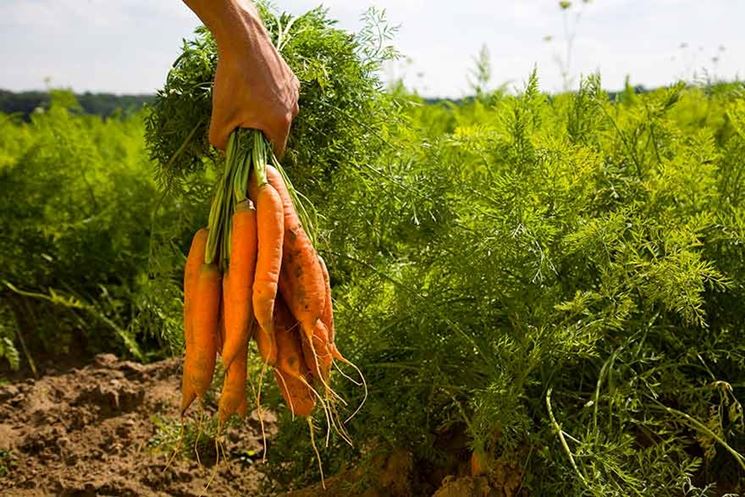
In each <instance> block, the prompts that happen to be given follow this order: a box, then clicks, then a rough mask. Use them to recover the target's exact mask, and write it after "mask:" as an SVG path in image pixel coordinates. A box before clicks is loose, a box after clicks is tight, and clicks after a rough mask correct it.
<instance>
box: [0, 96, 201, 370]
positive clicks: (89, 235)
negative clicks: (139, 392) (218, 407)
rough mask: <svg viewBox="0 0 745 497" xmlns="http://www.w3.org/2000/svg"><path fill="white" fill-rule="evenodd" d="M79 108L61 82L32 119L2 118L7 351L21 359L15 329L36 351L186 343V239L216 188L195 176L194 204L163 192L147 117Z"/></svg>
mask: <svg viewBox="0 0 745 497" xmlns="http://www.w3.org/2000/svg"><path fill="white" fill-rule="evenodd" d="M77 108H78V107H77V104H76V102H75V99H74V97H73V96H72V94H69V93H66V92H54V93H53V101H52V103H51V106H50V108H49V109H48V110H46V111H40V112H37V113H35V114H34V115H33V116H32V119H31V122H30V123H22V122H19V121H18V120H16V119H14V118H13V117H11V116H2V117H0V127H2V131H0V212H2V215H1V216H0V219H1V221H2V222H1V225H2V232H3V236H2V237H0V267H2V268H3V270H2V271H1V272H0V296H1V297H2V299H1V300H0V326H1V327H2V328H0V329H2V330H3V331H2V337H3V340H4V341H3V343H4V345H3V348H2V350H3V356H4V357H5V358H7V359H9V360H10V359H12V360H13V361H14V362H15V358H16V356H15V355H14V350H15V349H14V347H11V346H8V344H7V343H5V338H8V339H12V340H14V341H15V339H16V337H15V331H14V332H12V333H11V331H10V330H17V333H18V334H19V337H20V338H19V340H23V342H24V343H25V344H26V345H27V347H28V352H29V354H30V357H32V358H33V356H35V355H39V356H41V357H55V356H60V355H67V354H70V353H72V355H73V356H76V357H77V356H81V355H83V356H84V355H86V354H89V353H95V352H98V351H101V350H114V351H117V350H118V351H120V352H124V353H129V354H132V355H134V356H136V357H140V358H145V357H146V356H147V355H149V354H151V353H152V354H153V355H154V356H159V355H162V351H163V350H167V349H168V347H170V346H172V347H175V349H174V350H177V348H178V347H179V346H180V344H179V343H178V341H177V340H174V337H178V336H180V334H181V333H180V314H181V289H180V278H181V276H180V266H181V264H182V262H183V255H182V253H183V247H185V246H187V245H188V242H189V236H190V234H191V232H192V231H191V229H192V226H194V225H195V224H196V222H195V221H197V220H200V217H199V216H201V217H204V216H206V214H202V212H203V211H201V210H200V209H204V208H205V204H200V203H199V198H203V199H205V200H206V192H204V193H200V190H199V189H200V187H199V184H198V182H197V180H194V181H193V182H192V188H191V190H192V191H193V192H194V194H193V196H192V198H193V200H192V201H191V202H190V203H189V204H179V203H176V202H173V201H172V200H171V199H168V198H165V197H163V196H162V194H160V193H158V190H157V188H156V185H155V183H154V181H153V180H152V166H151V163H150V162H149V161H148V159H147V156H146V153H145V149H144V142H143V138H142V129H143V127H142V118H141V117H140V116H134V117H120V118H111V119H108V120H105V121H104V120H101V118H99V117H94V116H82V115H78V114H77V113H76V110H75V109H77ZM202 182H203V180H202ZM202 189H204V188H203V187H202ZM200 195H201V197H200ZM6 331H7V333H6ZM18 344H19V342H16V345H18ZM164 347H165V348H164Z"/></svg>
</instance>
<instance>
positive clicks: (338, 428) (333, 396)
mask: <svg viewBox="0 0 745 497" xmlns="http://www.w3.org/2000/svg"><path fill="white" fill-rule="evenodd" d="M309 342H310V343H309V345H310V350H311V352H312V353H313V358H314V362H315V366H316V373H317V374H318V379H319V380H320V381H321V384H323V386H324V394H325V395H324V397H323V398H322V397H321V396H320V394H318V392H317V390H315V389H314V388H313V387H310V385H308V386H309V387H310V388H311V390H312V391H313V393H314V394H316V395H317V396H318V401H319V403H320V404H321V406H322V407H323V410H324V413H325V414H326V422H327V427H328V428H327V431H326V446H327V447H328V445H329V443H330V439H331V430H334V432H336V434H337V435H339V436H340V437H341V438H342V440H344V441H345V442H346V443H347V444H349V446H350V447H354V444H353V443H352V439H351V437H350V436H349V433H348V432H347V430H346V428H345V427H344V423H346V422H347V420H348V419H351V418H347V420H345V421H341V416H340V415H339V411H338V410H337V409H336V403H337V402H336V401H337V400H338V401H339V402H341V403H342V404H343V405H344V406H347V405H349V404H348V403H347V401H346V400H345V399H344V398H343V397H342V396H341V395H339V394H338V393H337V392H336V391H335V390H334V389H333V388H331V385H329V384H328V383H327V381H326V380H325V379H324V377H323V375H322V374H321V367H320V361H319V360H318V354H317V352H316V349H315V346H314V345H313V341H312V340H310V341H309ZM355 367H356V366H355ZM306 383H307V382H306ZM365 392H366V393H367V387H365ZM357 410H359V407H358V409H357ZM354 414H357V411H355V413H354Z"/></svg>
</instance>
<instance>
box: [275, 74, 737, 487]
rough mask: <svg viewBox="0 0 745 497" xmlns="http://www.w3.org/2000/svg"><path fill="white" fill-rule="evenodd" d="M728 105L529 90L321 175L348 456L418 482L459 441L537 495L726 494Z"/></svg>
mask: <svg viewBox="0 0 745 497" xmlns="http://www.w3.org/2000/svg"><path fill="white" fill-rule="evenodd" d="M742 91H743V88H742V86H741V85H735V86H730V87H728V88H710V89H699V88H686V87H683V86H675V87H671V88H665V89H660V90H656V91H653V92H650V93H646V94H642V95H636V94H624V95H621V96H620V97H619V100H618V101H617V102H614V101H611V100H609V99H608V97H607V96H606V94H605V93H604V92H602V90H601V89H600V82H599V79H598V78H597V77H592V78H589V79H588V80H586V81H585V82H584V83H583V85H582V88H581V90H580V91H579V92H578V93H576V94H563V95H557V96H553V97H548V96H546V95H544V94H542V93H540V91H539V89H538V83H537V78H536V77H535V75H533V76H532V77H531V78H530V80H529V82H528V84H527V86H526V88H525V90H524V92H523V93H521V94H520V95H518V96H514V97H513V96H506V95H504V94H501V93H499V94H496V95H495V97H494V98H493V99H491V100H490V102H489V103H488V104H485V103H484V101H483V100H481V99H480V100H474V101H472V102H470V103H468V104H465V105H463V106H461V107H454V106H449V107H443V106H429V107H421V106H418V105H416V103H415V105H414V106H413V107H412V110H411V111H410V112H409V123H410V127H409V128H408V129H407V128H400V129H397V135H396V136H394V137H392V139H391V141H392V142H393V143H394V144H395V145H396V146H395V147H394V148H393V149H391V150H387V151H386V152H385V154H384V155H383V156H381V157H380V158H378V160H375V161H371V162H370V163H368V164H365V165H360V166H357V167H353V168H344V169H341V170H339V171H337V172H336V173H335V174H334V175H333V176H332V177H331V182H332V184H333V190H332V193H331V195H330V196H329V197H328V198H327V199H326V201H325V202H318V203H317V205H316V207H317V208H318V210H319V211H320V212H324V213H325V214H326V216H327V218H326V219H325V220H324V222H323V223H321V226H320V227H321V229H322V231H323V230H325V232H326V237H325V239H327V240H328V241H329V243H328V245H327V246H324V247H322V249H321V250H322V252H323V255H324V257H325V258H326V259H327V261H328V263H329V266H330V270H331V274H332V279H333V292H334V298H335V302H336V311H337V315H336V321H337V329H338V334H337V336H338V338H337V342H338V343H339V347H340V350H342V351H343V352H344V353H345V354H347V356H348V357H349V358H350V359H352V360H353V361H354V362H356V363H357V364H358V365H359V366H361V368H362V369H363V371H364V373H365V374H366V376H367V381H368V383H369V384H370V385H371V389H370V398H369V399H368V401H367V404H366V406H365V407H364V408H363V409H362V411H361V412H360V413H359V414H358V415H357V417H356V418H355V419H354V420H352V421H351V422H350V424H349V429H350V432H351V435H352V438H353V439H354V440H355V442H356V443H357V444H359V446H362V447H366V448H369V447H371V446H374V447H380V446H387V447H401V446H404V447H405V448H407V449H409V450H411V451H413V453H414V454H415V457H416V460H417V461H418V464H417V467H431V466H432V465H434V466H437V465H445V464H447V458H448V455H447V454H443V452H442V451H441V450H438V447H439V446H440V444H441V443H442V439H443V437H447V436H448V434H452V433H454V432H455V433H459V432H460V433H463V432H464V433H466V434H467V436H468V439H469V440H470V446H471V448H473V449H476V450H479V451H485V452H486V453H487V454H489V456H490V457H491V458H492V459H496V458H503V459H506V460H509V461H515V462H516V463H517V467H520V468H525V474H524V478H523V488H524V489H525V490H526V491H528V492H530V493H531V494H535V495H557V494H560V493H561V494H566V495H598V496H600V495H619V496H621V495H632V494H637V495H670V496H673V495H681V494H682V493H696V494H698V495H719V494H721V493H723V492H727V491H732V492H739V491H742V488H741V484H740V483H739V482H740V481H742V478H743V475H745V459H743V457H742V456H740V455H739V453H742V452H745V426H744V425H743V416H742V408H741V406H740V403H739V402H738V398H742V395H743V386H744V385H745V345H744V344H745V340H744V339H745V330H744V329H743V324H742V323H744V322H745V306H743V304H742V302H743V298H744V297H745V295H744V294H743V292H744V290H745V279H744V276H745V272H744V270H745V249H744V248H743V247H745V245H743V243H742V234H743V219H745V218H744V216H743V213H744V211H743V210H742V209H743V208H742V199H741V196H742V187H743V181H744V180H745V178H743V177H742V175H740V174H739V173H738V171H740V170H741V160H740V157H741V155H739V154H740V153H741V152H742V147H743V145H745V142H743V138H744V137H745V135H742V133H741V129H740V128H741V126H740V124H741V121H742V119H743V117H744V116H745V114H743V111H744V110H745V107H743V105H742V95H743V93H742ZM433 122H436V123H437V124H435V126H438V129H440V131H439V132H437V133H433V132H432V130H431V129H430V126H431V123H433ZM340 381H341V384H342V385H344V386H343V387H342V388H341V390H342V394H343V395H344V396H345V397H347V398H349V399H351V405H352V408H353V407H354V406H355V401H360V400H361V391H360V389H359V388H358V387H356V386H355V385H353V384H351V383H345V382H344V380H342V379H341V378H340ZM318 421H319V422H321V421H322V420H321V419H320V418H319V420H318ZM285 429H287V430H290V431H292V430H293V428H291V427H286V426H282V428H281V430H285ZM288 443H289V440H288ZM293 443H294V445H293V448H292V451H293V454H295V453H297V452H298V450H301V449H298V446H299V444H298V443H297V434H296V436H295V438H294V442H293ZM282 445H283V444H280V446H282ZM309 453H310V452H306V454H309ZM280 454H281V451H280ZM354 454H355V451H354V450H352V449H350V448H348V447H345V446H344V445H343V443H341V442H337V444H334V445H332V447H331V448H330V449H329V450H327V451H326V452H325V453H324V457H325V458H326V462H327V464H328V466H329V467H330V468H331V469H333V468H338V467H341V466H343V465H344V463H345V461H347V460H348V459H349V458H350V457H352V456H353V455H354ZM278 457H281V455H280V456H278ZM293 457H296V454H295V456H293ZM283 459H284V460H287V459H289V457H285V458H283ZM306 463H307V461H306V460H305V459H302V464H303V468H312V465H306ZM298 469H299V468H296V470H298ZM305 471H307V469H306V470H305ZM305 474H306V477H307V476H308V473H307V472H306V473H305ZM296 477H297V473H296Z"/></svg>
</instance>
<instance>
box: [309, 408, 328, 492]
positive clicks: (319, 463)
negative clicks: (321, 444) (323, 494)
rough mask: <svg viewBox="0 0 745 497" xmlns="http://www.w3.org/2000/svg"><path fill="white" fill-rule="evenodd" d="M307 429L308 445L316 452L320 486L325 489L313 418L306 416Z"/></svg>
mask: <svg viewBox="0 0 745 497" xmlns="http://www.w3.org/2000/svg"><path fill="white" fill-rule="evenodd" d="M308 431H309V432H310V445H311V446H312V447H313V452H315V453H316V460H317V461H318V470H319V471H320V472H321V487H323V489H324V490H326V478H325V477H324V476H323V461H321V453H320V452H318V446H317V445H316V436H315V435H314V433H313V432H314V431H315V430H314V428H313V418H311V417H310V416H308Z"/></svg>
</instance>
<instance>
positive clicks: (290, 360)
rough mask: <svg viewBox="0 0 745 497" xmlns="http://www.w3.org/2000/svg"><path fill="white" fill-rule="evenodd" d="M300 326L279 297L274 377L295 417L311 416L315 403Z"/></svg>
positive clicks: (276, 314)
mask: <svg viewBox="0 0 745 497" xmlns="http://www.w3.org/2000/svg"><path fill="white" fill-rule="evenodd" d="M297 327H298V323H297V321H296V320H295V318H293V317H292V315H291V314H290V311H289V310H288V309H287V308H286V306H285V304H284V302H283V301H282V298H281V297H279V298H277V303H276V309H275V328H274V329H275V333H276V337H277V365H276V367H275V371H274V377H275V379H276V381H277V384H278V385H279V387H280V391H281V393H282V397H283V398H284V399H285V402H286V403H287V405H288V407H289V408H290V410H291V411H292V413H293V414H294V415H296V416H309V415H310V414H311V412H312V411H313V408H314V407H315V403H316V400H315V397H314V395H313V391H312V390H311V387H310V384H309V383H308V379H309V371H308V369H307V367H306V366H305V363H304V362H303V358H302V350H301V345H300V336H299V335H298V334H297V333H296V328H297Z"/></svg>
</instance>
